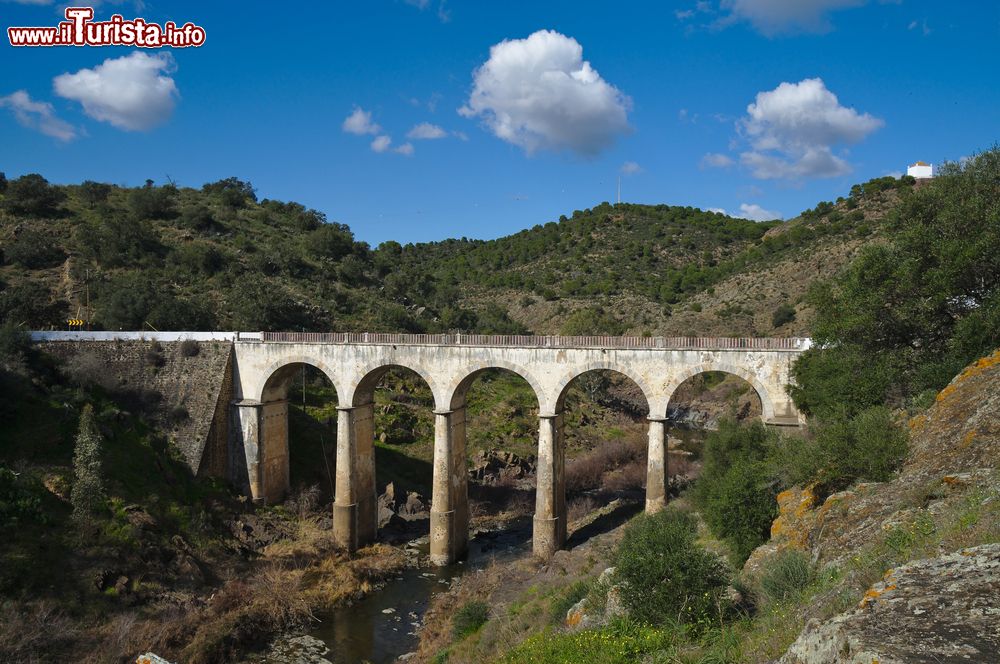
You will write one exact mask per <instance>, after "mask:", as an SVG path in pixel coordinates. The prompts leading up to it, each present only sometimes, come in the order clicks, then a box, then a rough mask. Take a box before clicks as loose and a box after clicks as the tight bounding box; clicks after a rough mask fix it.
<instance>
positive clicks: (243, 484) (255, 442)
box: [229, 401, 264, 502]
mask: <svg viewBox="0 0 1000 664" xmlns="http://www.w3.org/2000/svg"><path fill="white" fill-rule="evenodd" d="M263 406H264V404H262V403H260V402H258V401H234V402H233V406H232V417H233V426H232V427H231V428H230V432H231V434H230V436H231V437H230V463H229V466H230V468H231V470H232V479H233V483H234V484H236V485H237V486H239V487H240V488H241V489H242V490H243V492H244V494H245V495H247V496H249V497H250V498H251V499H252V500H253V501H254V502H262V501H263V500H264V487H263V485H262V480H263V473H262V472H261V468H260V463H261V458H260V456H261V454H260V450H261V446H262V442H263V441H262V440H261V438H262V429H263V427H262V426H261V411H262V410H263Z"/></svg>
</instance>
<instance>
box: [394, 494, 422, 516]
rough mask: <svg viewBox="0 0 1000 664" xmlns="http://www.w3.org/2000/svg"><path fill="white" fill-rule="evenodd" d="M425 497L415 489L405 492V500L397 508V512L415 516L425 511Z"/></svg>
mask: <svg viewBox="0 0 1000 664" xmlns="http://www.w3.org/2000/svg"><path fill="white" fill-rule="evenodd" d="M427 509H428V508H427V499H426V498H424V497H423V496H421V495H420V494H419V493H417V492H416V491H410V492H408V493H407V494H406V502H405V503H403V505H402V507H400V508H399V513H400V514H402V515H406V516H417V515H418V514H425V513H426V512H427Z"/></svg>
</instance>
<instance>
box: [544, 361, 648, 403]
mask: <svg viewBox="0 0 1000 664" xmlns="http://www.w3.org/2000/svg"><path fill="white" fill-rule="evenodd" d="M592 371H610V372H612V373H616V374H619V375H621V376H624V377H625V378H628V379H629V380H631V381H632V382H633V383H635V384H636V385H637V386H638V387H639V390H640V391H641V392H642V396H643V398H644V399H645V400H646V408H647V409H649V412H650V414H652V408H653V405H654V403H655V396H654V395H655V394H656V391H655V390H654V389H653V386H652V385H651V384H650V383H649V382H648V381H647V380H646V379H645V378H643V377H642V376H641V375H638V374H636V373H634V372H632V371H630V370H629V369H628V368H627V367H623V366H622V365H621V364H616V363H614V362H590V363H588V364H584V365H581V366H577V367H574V368H573V369H572V370H571V371H570V372H568V373H566V374H564V375H563V377H562V378H561V379H560V380H559V382H558V383H557V384H556V389H555V391H554V393H552V394H551V396H550V399H551V400H550V401H549V403H548V405H549V407H551V409H552V411H551V412H552V413H553V414H559V413H561V412H562V411H563V408H564V406H565V405H566V394H567V392H568V391H569V386H570V385H571V384H572V383H573V381H574V380H576V379H577V378H579V377H580V376H583V375H584V374H587V373H590V372H592Z"/></svg>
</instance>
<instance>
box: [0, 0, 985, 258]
mask: <svg viewBox="0 0 1000 664" xmlns="http://www.w3.org/2000/svg"><path fill="white" fill-rule="evenodd" d="M297 5H301V6H302V8H301V9H295V7H296V6H297ZM63 6H64V5H59V4H57V3H46V2H45V0H32V1H31V2H12V1H10V0H2V1H0V17H2V21H0V22H2V23H3V27H4V28H6V27H9V26H23V25H27V26H30V25H43V26H46V25H55V24H56V23H57V22H58V21H59V20H60V19H61V18H62V7H63ZM95 12H96V19H97V20H102V19H105V20H106V19H107V18H109V17H110V15H111V14H113V13H116V12H120V13H122V14H124V16H125V18H126V19H130V18H134V17H137V16H139V17H142V18H144V19H146V20H147V21H151V22H156V23H163V22H165V21H168V20H173V21H176V22H177V23H184V22H187V21H192V22H194V23H196V24H198V25H200V26H203V27H204V28H205V30H206V33H207V39H206V43H205V45H204V46H202V47H200V48H190V49H176V50H172V49H169V48H167V49H158V50H146V51H144V52H143V53H141V54H137V50H136V49H134V48H128V47H98V48H91V47H84V48H72V47H63V48H30V49H29V48H22V49H16V48H13V47H11V46H10V45H9V44H8V43H7V40H6V36H4V38H3V40H2V45H0V170H2V171H5V172H6V173H7V176H8V178H10V177H16V176H18V175H22V174H24V173H30V172H39V173H42V174H43V175H45V176H46V177H47V178H49V179H50V180H51V181H53V182H59V183H76V182H80V181H82V180H85V179H91V180H100V181H107V182H113V183H119V184H126V185H137V184H141V183H142V182H143V181H145V180H146V178H152V179H154V180H156V181H157V182H163V181H165V180H166V178H167V177H169V178H171V179H173V180H174V181H176V182H177V183H178V184H180V185H187V186H200V185H201V184H203V183H204V182H208V181H213V180H217V179H221V178H224V177H229V176H233V175H235V176H237V177H240V178H243V179H247V180H250V181H251V182H252V183H253V184H254V185H255V186H256V187H257V190H258V195H259V196H260V197H269V198H277V199H282V200H296V201H299V202H301V203H303V204H305V205H308V206H310V207H314V208H316V209H318V210H320V211H322V212H324V213H325V214H326V215H327V217H328V218H329V219H330V220H336V221H339V222H342V223H346V224H348V225H350V226H351V228H352V229H353V230H354V232H355V234H356V235H357V236H358V238H359V239H361V240H365V241H368V242H370V243H372V244H373V245H376V244H378V243H379V242H381V241H383V240H387V239H395V240H399V241H401V242H410V241H426V240H439V239H444V238H448V237H462V236H466V237H472V238H494V237H499V236H502V235H507V234H509V233H513V232H516V231H518V230H520V229H523V228H528V227H531V226H533V225H534V224H537V223H544V222H546V221H551V220H554V219H556V218H558V216H559V215H560V214H571V213H572V211H573V210H574V209H583V208H587V207H591V206H593V205H595V204H597V203H600V202H601V201H605V200H607V201H613V200H614V197H615V188H616V182H617V179H618V177H619V175H621V177H622V199H623V200H626V201H630V202H641V203H668V204H674V205H693V206H698V207H702V208H718V209H722V210H725V211H727V212H729V213H730V214H733V215H734V216H749V217H751V218H753V217H758V218H764V217H767V216H769V213H772V214H779V215H781V216H784V217H791V216H794V215H795V214H797V213H798V212H800V211H801V210H803V209H805V208H807V207H811V206H813V205H815V203H816V202H818V201H820V200H827V199H834V198H836V197H837V196H838V195H846V193H847V191H848V190H849V188H850V186H851V184H853V183H855V182H861V181H864V180H867V179H870V178H872V177H876V176H881V175H885V174H889V173H893V172H896V173H898V172H900V171H905V168H906V165H907V164H908V163H911V162H913V161H915V160H917V159H923V160H926V161H932V162H940V161H942V160H944V159H951V160H955V159H960V158H962V157H964V156H967V155H969V154H971V153H973V152H975V151H977V150H981V149H985V148H989V147H991V146H992V145H993V144H994V143H995V142H996V141H997V140H998V138H1000V136H998V134H1000V131H998V129H1000V66H998V65H1000V49H998V48H997V43H998V41H1000V5H998V4H997V3H993V2H961V3H941V2H928V1H917V0H900V1H899V2H887V1H881V2H880V1H877V0H876V1H871V2H865V1H863V0H797V1H794V2H793V1H792V0H712V1H709V2H704V1H703V2H696V1H694V0H692V1H684V2H676V3H667V2H630V3H608V2H582V1H580V0H577V1H574V2H519V1H508V2H504V3H484V2H473V1H468V2H460V1H459V0H446V2H444V3H443V2H442V1H441V0H410V1H404V0H396V1H393V0H386V1H379V0H372V1H371V2H364V3H323V4H320V3H284V4H280V5H278V4H274V3H255V2H240V3H235V2H211V3H208V2H170V3H166V2H156V1H155V0H151V1H148V2H144V3H141V4H138V5H137V4H135V3H132V2H121V3H110V2H104V3H102V4H98V5H97V7H96V10H95ZM539 31H546V32H539ZM505 41H506V43H504V42H505ZM501 44H502V45H501ZM497 45H501V46H497ZM491 47H496V48H494V49H493V50H491ZM108 61H110V62H108ZM588 63H589V64H588ZM424 123H426V124H424ZM419 125H423V126H422V127H418V126H419ZM408 135H410V136H411V137H408ZM434 136H437V137H436V138H431V137H434ZM741 211H742V212H741Z"/></svg>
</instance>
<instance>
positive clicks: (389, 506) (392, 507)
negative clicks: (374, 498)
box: [378, 482, 397, 528]
mask: <svg viewBox="0 0 1000 664" xmlns="http://www.w3.org/2000/svg"><path fill="white" fill-rule="evenodd" d="M396 508H397V505H396V485H394V484H393V483H392V482H389V483H388V484H386V485H385V491H384V492H383V493H382V494H381V495H380V496H379V497H378V527H379V528H384V527H385V526H387V525H388V524H389V522H390V521H391V520H392V518H393V517H394V516H396Z"/></svg>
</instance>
